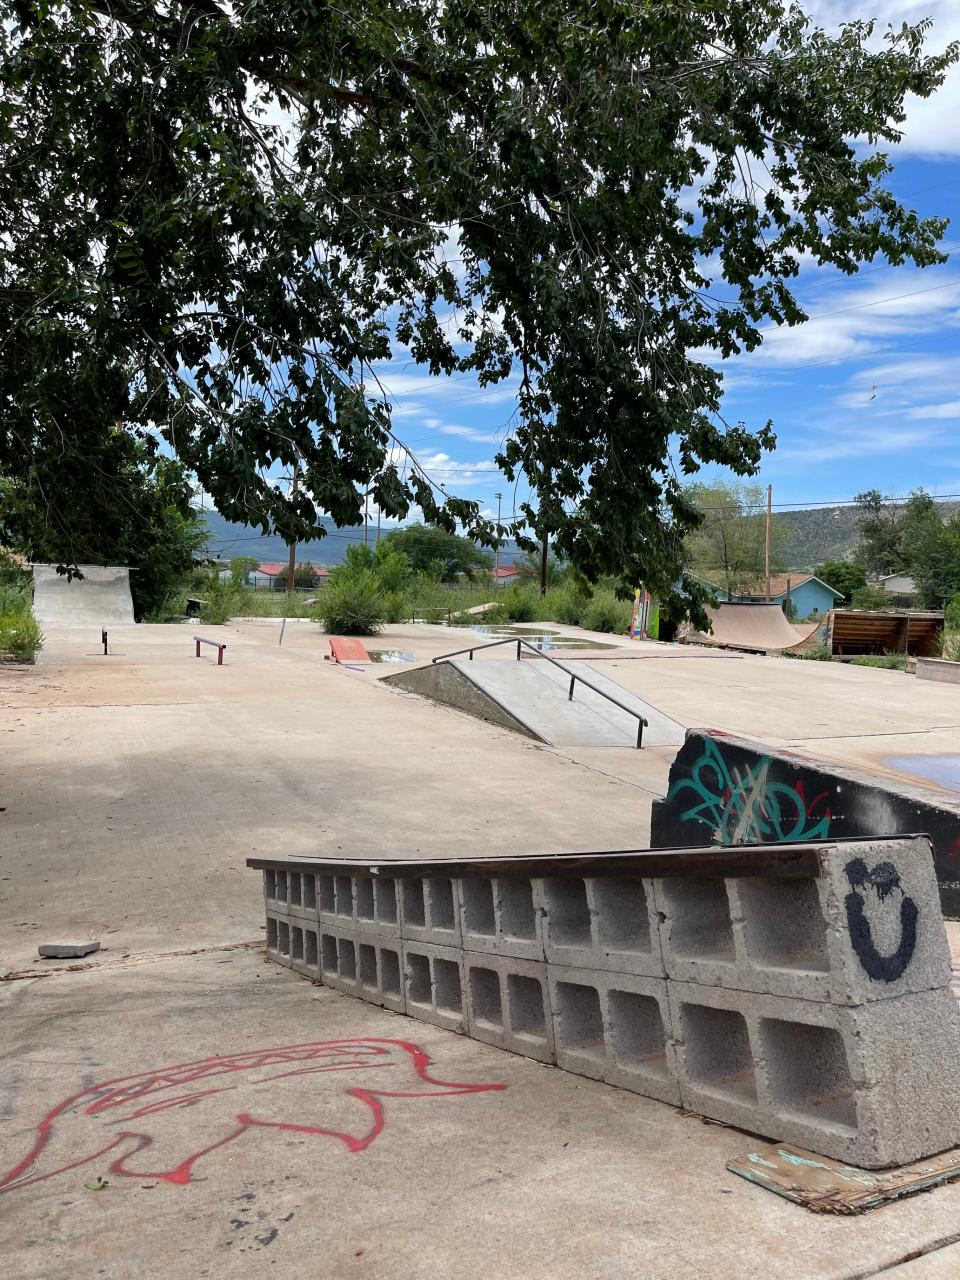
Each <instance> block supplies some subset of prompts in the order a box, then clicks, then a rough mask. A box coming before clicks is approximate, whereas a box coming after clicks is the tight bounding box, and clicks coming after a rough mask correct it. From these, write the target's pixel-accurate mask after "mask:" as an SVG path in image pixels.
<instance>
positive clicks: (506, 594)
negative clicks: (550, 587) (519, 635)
mask: <svg viewBox="0 0 960 1280" xmlns="http://www.w3.org/2000/svg"><path fill="white" fill-rule="evenodd" d="M539 603H540V601H539V598H538V596H537V595H536V594H535V591H534V589H533V588H531V587H529V586H523V585H521V584H520V583H519V582H512V583H511V584H510V586H509V587H504V589H503V590H502V591H501V592H500V593H499V595H498V596H497V606H498V607H499V609H500V610H501V611H502V612H503V614H504V615H505V617H506V620H507V621H508V622H533V620H534V618H535V617H536V616H537V611H538V610H537V606H538V605H539ZM488 612H489V611H488ZM487 621H489V618H488V619H487Z"/></svg>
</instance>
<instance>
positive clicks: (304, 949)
mask: <svg viewBox="0 0 960 1280" xmlns="http://www.w3.org/2000/svg"><path fill="white" fill-rule="evenodd" d="M290 968H291V969H295V970H296V971H297V973H302V974H305V975H306V976H307V977H309V978H319V977H320V938H319V934H318V932H317V923H316V921H315V920H304V919H301V918H293V919H291V920H290Z"/></svg>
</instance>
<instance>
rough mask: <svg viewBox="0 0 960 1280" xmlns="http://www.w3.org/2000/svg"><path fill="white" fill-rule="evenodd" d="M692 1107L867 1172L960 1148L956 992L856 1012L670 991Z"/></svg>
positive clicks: (684, 1092)
mask: <svg viewBox="0 0 960 1280" xmlns="http://www.w3.org/2000/svg"><path fill="white" fill-rule="evenodd" d="M668 989H669V997H670V1008H671V1017H672V1021H673V1026H674V1030H675V1034H676V1038H677V1065H678V1071H679V1077H680V1096H681V1099H682V1102H683V1105H684V1106H685V1107H687V1108H688V1109H689V1110H691V1111H696V1112H699V1113H700V1114H701V1115H705V1116H709V1117H711V1118H712V1119H714V1120H722V1121H723V1122H724V1123H726V1124H734V1125H738V1126H739V1127H740V1128H743V1129H748V1130H750V1131H751V1132H754V1133H761V1134H764V1135H766V1136H769V1137H773V1138H775V1140H777V1141H786V1142H792V1143H795V1144H797V1145H798V1146H802V1147H806V1148H808V1149H809V1150H812V1151H817V1152H819V1153H821V1154H823V1155H827V1156H831V1157H832V1158H834V1159H837V1160H843V1161H845V1162H847V1163H849V1164H852V1165H859V1166H861V1167H863V1168H867V1169H874V1168H884V1167H887V1166H890V1165H898V1164H907V1163H909V1162H911V1161H913V1160H919V1159H922V1158H924V1157H925V1156H929V1155H933V1154H934V1153H936V1152H938V1151H942V1150H946V1149H947V1148H949V1147H953V1146H956V1145H958V1144H960V1082H958V1080H957V1078H956V1076H957V1072H956V1063H957V1061H958V1060H960V1015H958V1011H957V1002H956V999H955V998H954V997H953V995H952V994H951V992H950V991H949V990H948V989H942V990H937V991H925V992H919V993H914V994H910V995H906V996H903V997H900V998H895V999H892V1000H875V1001H871V1002H870V1003H869V1004H864V1005H860V1006H858V1007H849V1006H836V1005H830V1004H827V1003H826V1002H825V1001H815V1000H792V999H789V998H786V997H782V996H769V995H762V994H758V993H747V992H734V991H728V990H724V989H722V988H719V987H701V986H695V985H693V984H689V983H668Z"/></svg>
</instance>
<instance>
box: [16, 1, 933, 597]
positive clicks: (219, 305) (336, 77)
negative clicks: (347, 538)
mask: <svg viewBox="0 0 960 1280" xmlns="http://www.w3.org/2000/svg"><path fill="white" fill-rule="evenodd" d="M0 18H2V21H0V54H2V56H0V102H2V108H0V233H2V234H0V335H2V338H3V340H4V342H5V348H4V350H5V358H4V361H3V362H2V363H0V473H2V472H4V471H6V472H8V473H14V474H16V475H17V477H18V483H19V484H20V485H21V486H25V487H26V489H29V490H31V491H32V493H33V498H34V501H35V503H37V504H41V503H44V502H48V501H50V500H51V499H52V501H53V503H54V506H55V508H56V512H57V522H58V527H59V528H60V530H61V534H62V536H63V537H64V538H68V539H70V538H73V539H74V540H75V541H76V540H77V539H80V538H81V537H85V536H86V533H87V531H88V529H89V527H90V526H91V525H92V523H93V521H92V518H91V517H92V512H93V510H94V508H93V507H92V506H91V504H90V501H89V500H88V498H87V497H86V496H85V495H86V491H87V488H89V486H81V485H75V486H74V485H71V484H70V483H69V482H68V481H67V480H66V479H65V478H64V476H65V474H66V473H68V472H69V471H70V468H71V467H73V466H74V464H75V463H76V464H77V466H78V468H79V471H78V473H81V472H82V471H83V465H82V464H83V460H84V459H85V458H87V457H88V456H90V457H101V458H102V457H104V456H109V455H110V453H111V450H112V448H113V444H112V443H111V440H112V438H111V433H113V432H115V431H116V430H117V428H118V427H119V428H120V429H121V431H122V432H123V433H125V434H126V435H127V436H129V437H130V438H131V439H136V438H139V437H141V436H142V435H143V434H144V433H146V435H147V436H148V438H150V439H152V440H157V439H159V440H161V441H162V442H163V446H162V447H163V449H165V450H167V451H171V452H173V453H175V454H176V456H177V457H178V458H179V459H180V461H181V463H182V464H183V466H184V467H186V468H187V469H189V470H190V471H192V472H193V473H194V474H195V475H196V476H197V478H198V480H199V481H200V483H201V484H202V486H203V487H204V489H206V491H207V492H209V493H210V494H211V495H212V497H213V499H214V501H215V502H216V504H217V506H218V508H219V509H220V510H221V511H222V512H223V513H224V514H225V515H227V516H228V517H230V518H232V519H247V520H250V521H251V522H253V523H256V524H259V525H260V526H261V527H263V528H264V529H267V530H276V531H278V532H280V533H281V534H283V536H284V537H286V538H288V539H291V540H303V539H307V538H310V537H313V536H317V535H318V534H320V533H321V532H322V529H321V526H320V524H319V519H320V515H321V513H323V512H329V513H330V514H331V515H332V516H333V517H334V519H335V520H336V521H338V522H340V523H344V524H346V523H356V522H357V521H358V520H359V519H360V518H361V512H362V508H363V497H364V494H365V493H366V492H367V490H368V489H371V490H372V491H373V493H374V495H375V497H376V500H377V502H378V503H379V504H380V506H381V507H382V509H383V510H384V512H385V513H386V514H387V515H391V516H397V517H402V516H405V515H406V514H407V512H408V510H409V508H410V506H411V505H412V504H414V503H416V504H418V505H419V506H420V507H421V509H422V511H423V513H424V516H425V517H426V519H427V520H428V521H430V522H433V523H439V524H441V525H442V526H443V527H445V528H447V529H448V530H449V531H450V532H455V531H456V529H457V526H458V524H459V525H460V526H463V527H465V529H466V531H467V532H468V533H470V534H471V535H472V536H474V537H476V538H477V539H479V540H480V541H482V542H486V543H488V544H489V542H490V540H491V538H492V536H493V531H492V529H491V526H490V524H489V522H488V521H485V520H484V519H482V518H481V516H480V513H479V508H478V504H477V503H476V502H473V501H471V500H469V499H466V498H462V497H457V496H455V495H451V494H448V493H447V492H445V491H444V490H443V488H442V487H441V486H440V485H438V484H436V483H435V482H433V480H432V477H430V476H429V475H427V474H426V473H425V472H424V471H423V469H422V468H419V467H418V466H417V465H416V463H415V461H414V460H413V459H412V458H411V456H410V454H409V453H405V452H404V448H403V442H402V433H398V430H397V428H395V427H394V424H393V420H392V418H391V414H390V410H389V407H388V406H387V405H386V404H385V403H384V399H383V397H382V396H381V395H380V394H379V392H378V389H377V383H376V379H375V378H374V377H373V376H372V373H373V369H374V366H377V365H379V364H381V362H384V361H387V360H389V359H390V358H391V356H392V355H394V354H397V343H398V341H399V342H401V343H402V344H403V346H404V348H405V349H406V350H405V351H404V352H403V355H404V358H407V354H406V352H407V350H408V351H409V353H410V356H411V357H412V359H413V360H414V361H416V362H417V363H419V364H421V365H422V366H424V368H425V369H426V370H428V371H429V372H431V373H433V374H435V375H436V376H446V375H448V374H453V373H470V374H472V375H474V376H475V377H476V378H477V379H478V381H479V382H480V383H481V384H483V385H492V384H496V383H498V382H503V381H504V380H505V379H508V378H511V377H512V378H513V379H515V380H516V382H517V384H518V385H519V387H520V394H519V396H518V408H517V413H516V415H515V418H514V421H513V423H512V432H511V435H510V436H509V437H508V440H507V442H506V443H505V445H504V447H503V449H502V452H501V455H500V458H499V461H500V464H501V466H502V467H503V470H504V472H505V474H506V476H507V477H508V479H509V480H510V481H514V480H516V479H518V478H519V477H521V476H523V477H525V478H526V480H527V481H528V483H529V485H530V486H531V488H532V498H531V500H530V501H529V502H528V503H527V504H526V505H525V507H524V510H523V515H524V517H525V520H526V524H527V527H526V529H525V530H524V529H519V530H518V531H517V532H518V533H519V534H520V537H521V539H522V538H524V536H526V538H527V540H528V541H529V542H530V544H531V545H533V544H535V543H536V542H537V541H538V540H539V538H540V537H541V536H542V534H543V533H544V532H548V533H550V535H551V536H552V538H553V540H554V544H555V547H556V550H557V552H558V554H560V555H561V556H562V557H563V558H564V559H565V560H568V561H570V562H571V563H573V564H574V565H575V566H576V567H578V568H579V569H580V570H581V571H582V573H583V574H584V575H585V576H586V577H588V578H591V579H594V580H595V579H596V578H597V577H599V576H602V575H605V574H615V575H617V576H618V577H619V578H620V579H621V580H622V581H623V582H624V583H627V584H630V583H634V582H636V581H638V580H643V581H645V582H646V583H647V584H648V585H649V586H651V587H655V588H658V589H659V590H660V591H661V592H662V593H663V594H664V595H666V594H667V593H669V592H670V591H671V590H674V589H676V591H677V592H678V593H679V595H678V601H679V602H680V604H682V603H683V602H684V601H685V602H686V607H688V608H692V609H694V610H695V609H696V607H697V599H698V593H697V588H696V587H695V585H691V584H690V583H688V582H686V581H685V580H684V579H683V578H682V574H681V557H680V548H681V545H682V541H683V536H684V534H685V533H686V532H687V531H689V529H690V528H692V527H693V525H694V524H695V523H696V516H695V515H694V514H693V512H692V510H691V508H690V504H689V503H688V502H686V501H685V499H684V497H683V494H682V490H681V487H680V485H679V483H678V482H677V480H676V479H675V477H674V475H673V472H672V467H671V460H672V457H675V458H676V460H677V461H678V462H679V466H680V469H681V470H682V471H683V472H684V473H685V474H687V475H693V474H695V473H696V471H697V470H698V469H699V468H700V467H701V466H702V465H703V464H705V463H706V464H717V463H718V464H722V465H724V466H727V467H729V468H731V469H732V470H733V471H734V472H735V473H736V474H739V475H749V474H751V473H753V472H755V471H756V469H757V467H758V465H759V461H760V458H761V456H762V454H763V451H764V450H766V449H770V448H772V447H773V444H774V441H775V436H774V434H773V430H772V428H771V426H770V425H769V424H768V425H766V426H765V425H763V424H762V423H755V424H741V423H736V424H730V423H727V422H725V421H724V420H723V418H722V417H721V416H720V403H721V385H722V378H721V375H720V374H719V373H718V372H717V371H716V370H715V369H714V368H712V367H711V366H710V365H708V364H707V363H706V362H705V360H704V352H714V353H718V354H719V355H720V356H722V357H724V358H729V357H731V356H734V355H736V354H738V353H740V352H742V351H748V350H751V349H753V348H754V347H755V346H756V345H757V344H758V343H759V342H760V340H761V333H762V329H763V328H764V326H766V325H767V324H770V323H774V324H781V323H786V324H796V323H798V322H799V321H800V320H802V318H803V315H802V311H801V309H800V308H799V306H798V305H797V303H796V302H795V300H794V298H793V297H792V295H791V292H790V282H791V281H792V279H793V278H794V277H795V275H796V273H797V270H798V264H799V262H800V259H801V255H803V254H810V255H812V256H813V257H814V258H816V259H817V260H818V261H819V262H821V263H824V264H830V265H832V266H835V267H837V268H838V269H840V270H843V271H847V272H852V271H855V270H856V269H857V267H858V266H859V264H860V263H863V262H869V261H872V260H873V259H874V258H876V257H878V256H879V257H886V258H888V259H889V260H890V261H893V262H904V261H910V262H914V263H916V264H918V265H927V264H929V263H933V262H937V261H940V260H942V259H941V255H940V253H939V250H938V248H937V242H938V240H939V238H940V237H941V235H942V234H943V231H944V223H943V222H942V220H938V219H928V220H924V219H921V218H919V217H918V216H917V215H916V214H915V213H913V212H912V211H910V210H908V209H905V208H903V207H902V206H901V205H900V204H899V203H898V202H897V201H896V200H895V199H894V198H893V197H892V196H891V195H890V193H889V192H888V191H886V190H885V188H884V186H883V183H884V181H885V180H886V176H887V173H888V164H887V161H886V159H885V158H884V156H883V154H882V153H881V152H879V151H873V152H869V151H868V152H867V153H866V154H864V153H863V151H862V149H854V147H853V145H852V143H851V142H850V139H851V138H854V137H864V136H865V137H869V138H874V139H876V140H877V143H878V144H882V143H886V142H889V141H891V140H894V139H896V137H897V136H898V133H899V126H900V124H901V122H902V119H903V110H904V101H905V98H906V96H907V94H916V95H919V96H927V95H929V94H930V93H931V92H933V91H934V90H935V89H936V87H937V86H938V85H939V83H940V81H941V80H942V77H943V73H944V71H945V69H946V68H947V67H948V66H949V65H951V64H952V62H954V61H955V60H956V58H957V49H956V48H955V47H954V46H951V47H950V48H948V49H947V50H946V51H945V52H944V53H943V54H938V55H936V56H933V57H926V56H925V55H924V53H923V38H924V34H925V30H924V26H923V24H920V25H918V26H916V27H904V28H902V29H900V30H897V31H892V32H891V33H889V34H888V36H887V38H886V41H885V44H884V47H883V48H882V49H881V50H880V51H877V50H876V49H875V48H874V47H873V46H872V44H871V43H870V41H869V37H870V26H869V24H864V23H850V24H847V25H846V26H845V27H843V28H842V29H841V31H840V32H839V34H837V35H835V36H828V35H827V34H825V33H824V32H822V31H818V30H817V29H816V28H814V27H813V26H812V25H811V24H810V23H808V22H807V20H806V19H805V17H804V15H803V14H802V12H801V11H800V10H799V9H798V8H796V7H795V6H790V7H787V6H785V5H784V4H782V3H779V2H778V0H755V2H754V3H751V4H750V5H744V4H742V3H739V2H738V0H717V2H716V3H712V4H710V5H703V4H701V3H696V2H694V0H663V2H662V3H643V4H638V3H637V2H636V0H603V2H602V3H601V4H598V3H596V0H570V2H569V3H567V4H564V5H556V4H552V3H546V0H543V2H542V3H541V2H539V0H537V2H534V3H528V4H525V5H522V6H518V5H516V4H515V3H511V4H505V3H499V0H494V3H493V4H492V5H491V3H490V0H484V2H483V3H482V4H481V3H479V0H444V2H443V3H441V4H440V6H439V7H438V6H435V5H426V4H424V3H419V2H415V3H410V4H406V5H403V6H397V5H395V4H393V3H388V2H387V0H362V2H361V0H343V3H341V4H338V5H337V6H335V7H330V6H308V5H302V4H298V3H293V2H292V0H277V2H276V3H274V4H271V5H263V4H258V5H248V6H245V7H243V8H242V9H228V8H227V7H226V6H224V7H223V8H222V9H220V8H219V7H218V6H217V5H216V4H214V3H206V2H204V3H203V4H202V5H173V6H170V5H160V4H156V3H151V2H150V0H147V2H146V3H143V4H137V5H136V6H132V5H126V4H119V5H117V4H111V5H107V4H105V3H103V0H71V2H70V3H66V2H65V0H64V2H63V3H55V2H54V3H49V4H46V3H45V4H44V5H42V6H41V5H34V6H30V5H24V4H22V3H20V2H19V0H0ZM718 263H719V268H718V267H717V264H718ZM718 298H719V302H718ZM387 381H389V379H387ZM294 465H295V466H296V467H297V469H298V472H299V474H300V477H301V481H302V484H301V489H300V492H299V494H298V495H297V497H296V499H293V498H292V497H291V496H290V495H289V493H288V492H287V491H286V489H285V487H284V486H282V485H279V484H278V483H277V482H276V480H275V479H274V478H272V477H274V476H275V474H276V472H277V470H278V469H280V468H282V469H283V470H285V471H286V472H287V473H289V470H290V468H292V467H293V466H294ZM51 478H52V488H51V487H50V484H51ZM41 484H43V485H44V486H45V487H44V488H43V490H42V493H41ZM95 490H96V486H94V487H93V491H95ZM681 597H682V599H681ZM678 607H679V605H678Z"/></svg>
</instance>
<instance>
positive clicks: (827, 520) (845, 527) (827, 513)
mask: <svg viewBox="0 0 960 1280" xmlns="http://www.w3.org/2000/svg"><path fill="white" fill-rule="evenodd" d="M939 505H940V511H941V513H942V515H943V518H944V519H947V517H949V516H951V515H953V513H954V512H955V511H956V510H957V509H958V507H960V503H957V502H941V503H940V504H939ZM772 524H773V526H774V530H775V532H774V545H775V547H776V548H777V552H778V554H777V559H778V560H779V562H780V563H781V564H782V566H783V568H784V569H804V570H807V571H808V572H809V571H811V570H813V569H816V568H817V566H818V565H821V564H826V562H827V561H829V560H852V559H853V554H854V552H855V550H856V547H857V543H858V541H859V540H860V512H859V511H858V510H857V508H856V507H852V506H851V507H811V508H806V509H804V510H802V511H780V512H775V513H774V516H773V520H772ZM778 533H779V538H778V537H777V534H778Z"/></svg>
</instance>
